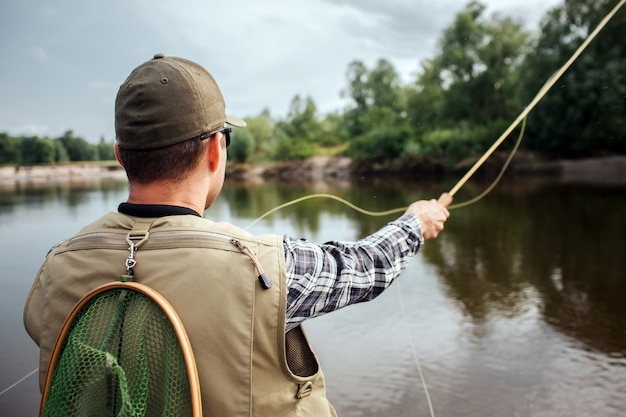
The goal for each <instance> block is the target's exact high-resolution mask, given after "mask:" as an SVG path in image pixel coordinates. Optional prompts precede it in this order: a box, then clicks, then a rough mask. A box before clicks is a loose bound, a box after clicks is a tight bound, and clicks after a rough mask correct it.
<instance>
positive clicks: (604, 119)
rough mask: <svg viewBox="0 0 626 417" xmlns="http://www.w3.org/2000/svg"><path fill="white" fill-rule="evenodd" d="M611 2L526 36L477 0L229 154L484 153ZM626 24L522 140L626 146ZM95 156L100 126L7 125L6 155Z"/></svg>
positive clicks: (542, 109)
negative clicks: (407, 50) (87, 133)
mask: <svg viewBox="0 0 626 417" xmlns="http://www.w3.org/2000/svg"><path fill="white" fill-rule="evenodd" d="M613 3H614V1H613V0H593V1H591V2H589V1H587V0H563V3H562V4H561V5H559V6H557V7H555V8H554V9H553V10H551V11H550V12H549V13H548V14H547V15H546V16H545V17H544V20H543V21H542V23H541V28H540V29H541V30H540V32H539V34H538V35H537V38H536V39H531V35H530V33H529V32H528V31H526V30H525V29H524V28H523V26H522V24H521V23H520V22H517V21H515V20H512V19H511V18H508V17H505V16H501V15H498V14H491V15H487V13H486V11H487V8H486V6H485V5H484V4H482V3H480V2H478V1H470V2H469V3H467V5H466V6H465V7H464V8H463V9H462V10H461V11H460V12H459V13H458V14H457V15H456V16H455V17H454V19H453V21H452V23H451V24H450V26H449V27H447V28H446V29H445V30H444V31H443V33H442V36H441V38H440V41H439V44H438V49H437V51H436V53H435V55H434V56H433V57H431V58H430V59H427V60H425V61H423V62H421V64H420V68H419V71H418V73H417V74H416V77H415V79H414V80H413V81H412V82H411V83H409V84H408V85H402V83H401V81H400V77H399V76H398V73H397V71H396V70H395V68H394V67H393V65H392V64H391V63H390V62H389V61H388V60H386V59H384V58H381V59H379V60H378V61H377V62H376V63H375V65H374V66H373V67H371V68H368V67H367V66H366V65H365V64H364V63H363V62H362V61H359V60H355V61H353V62H351V63H350V64H349V65H348V68H347V71H346V83H347V85H346V87H345V88H344V90H343V91H342V93H341V95H342V97H343V98H345V99H347V100H348V104H347V106H346V107H345V108H344V109H342V110H341V111H338V112H334V113H330V114H327V115H324V116H320V115H319V114H318V111H317V106H316V104H315V102H314V101H313V99H312V98H311V97H302V96H300V95H296V96H295V97H294V98H293V100H292V102H291V105H290V108H289V111H288V114H287V117H286V118H284V119H282V120H274V119H272V117H271V116H270V113H269V111H267V110H264V111H263V112H262V113H261V114H259V115H258V116H256V117H252V118H248V119H247V120H246V121H247V123H248V127H247V128H246V129H237V130H236V131H235V132H234V133H233V142H232V144H231V148H230V149H229V154H230V156H231V159H233V160H235V161H237V162H246V161H251V160H252V161H262V160H289V159H302V158H308V157H310V156H313V155H315V154H316V153H319V152H320V149H322V148H325V149H323V151H324V152H325V153H326V154H330V153H333V154H336V153H338V152H341V151H343V150H344V149H346V148H347V149H346V153H347V154H348V156H352V157H355V158H359V159H372V158H376V159H380V158H385V159H393V158H397V157H398V156H402V155H403V154H414V155H423V156H429V157H434V158H438V159H440V160H445V161H448V162H449V163H452V161H459V160H461V159H465V158H467V157H469V156H474V155H476V154H479V153H482V152H484V151H485V150H486V149H487V148H488V146H489V145H491V143H493V141H495V140H496V139H497V138H498V137H499V136H500V134H501V133H502V132H503V131H504V130H505V129H506V128H507V127H508V125H509V123H511V122H512V121H513V120H514V119H515V118H516V117H517V116H518V115H519V114H520V112H521V110H522V108H523V107H522V106H523V104H528V103H529V102H530V100H531V99H532V97H534V95H535V94H536V92H537V91H538V90H539V88H540V87H541V85H542V84H543V83H544V82H545V81H546V80H547V79H548V78H549V77H550V75H551V74H553V73H554V72H555V71H556V70H557V69H558V68H559V67H560V66H561V65H563V63H564V62H565V61H566V60H567V59H568V58H569V57H570V56H571V55H572V53H573V52H574V51H575V49H576V48H577V47H578V46H579V45H580V44H581V43H582V42H583V40H584V39H585V38H586V37H587V35H588V34H589V33H590V32H591V30H593V28H595V27H596V25H597V24H598V22H599V21H600V20H601V19H602V18H603V17H604V16H606V14H607V13H608V11H609V10H610V8H611V7H612V6H613ZM625 26H626V9H625V8H622V10H620V12H619V13H618V14H617V15H616V17H615V18H614V19H613V21H611V22H610V24H609V25H608V26H607V27H606V28H605V29H604V30H603V31H602V32H601V33H600V35H599V36H598V38H597V39H596V40H595V41H594V42H592V43H591V45H590V46H589V48H588V49H587V50H586V51H585V52H584V54H583V55H582V56H581V57H580V58H579V59H578V61H577V62H576V63H575V65H574V66H573V67H572V68H570V70H569V71H568V72H567V73H566V74H565V76H564V77H563V78H562V79H561V80H560V81H559V83H558V85H557V86H556V87H555V88H553V89H552V90H551V91H550V92H549V93H548V95H547V96H545V97H544V98H543V100H542V102H541V103H539V105H538V106H537V107H536V108H535V109H534V110H533V112H532V113H531V114H530V117H529V121H528V132H527V134H526V136H527V140H525V142H524V145H527V147H530V148H531V149H532V150H537V151H541V152H548V153H554V154H560V155H564V156H572V155H573V156H577V155H589V154H592V153H601V152H607V151H608V152H626V134H625V133H624V132H626V42H624V40H623V38H624V36H623V33H622V32H623V27H625ZM51 144H52V146H51ZM505 144H506V143H505ZM95 159H102V160H104V159H113V154H112V144H109V143H106V141H105V140H104V139H103V138H101V140H100V143H99V144H98V145H95V146H94V145H91V144H89V143H88V142H87V141H86V140H84V139H83V138H80V137H77V136H75V135H74V134H73V133H72V131H67V132H65V133H64V135H63V136H61V137H60V138H56V139H47V138H36V137H30V138H12V137H10V136H9V135H7V134H0V164H6V163H41V162H49V161H54V162H60V161H82V160H95Z"/></svg>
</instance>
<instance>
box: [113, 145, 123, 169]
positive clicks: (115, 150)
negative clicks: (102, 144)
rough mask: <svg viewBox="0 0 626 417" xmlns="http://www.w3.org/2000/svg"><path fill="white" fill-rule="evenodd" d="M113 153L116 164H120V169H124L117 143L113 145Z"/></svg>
mask: <svg viewBox="0 0 626 417" xmlns="http://www.w3.org/2000/svg"><path fill="white" fill-rule="evenodd" d="M113 152H115V159H117V162H118V163H119V164H120V166H121V167H122V168H124V164H123V163H122V158H120V147H119V146H118V144H117V143H116V144H115V145H113Z"/></svg>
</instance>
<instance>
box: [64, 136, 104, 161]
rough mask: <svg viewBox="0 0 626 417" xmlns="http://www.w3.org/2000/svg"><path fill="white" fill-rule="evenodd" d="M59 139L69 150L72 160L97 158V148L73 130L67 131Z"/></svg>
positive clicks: (92, 159)
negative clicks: (75, 134)
mask: <svg viewBox="0 0 626 417" xmlns="http://www.w3.org/2000/svg"><path fill="white" fill-rule="evenodd" d="M59 140H60V141H61V143H62V144H63V146H64V147H65V149H66V150H67V154H68V155H69V157H70V161H94V160H97V157H98V152H97V150H96V148H95V147H94V146H93V145H91V144H90V143H89V142H87V141H86V140H85V139H83V138H81V137H78V136H74V133H73V132H72V131H71V130H68V131H66V132H65V133H64V134H63V136H61V137H60V138H59Z"/></svg>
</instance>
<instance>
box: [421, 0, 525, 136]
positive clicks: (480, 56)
mask: <svg viewBox="0 0 626 417" xmlns="http://www.w3.org/2000/svg"><path fill="white" fill-rule="evenodd" d="M485 9H486V7H485V5H483V4H481V3H479V2H477V1H472V2H470V3H469V4H468V5H467V6H466V8H465V9H464V10H463V11H462V12H461V13H459V14H458V15H457V16H456V18H455V20H454V22H453V24H452V25H451V26H450V27H449V28H447V29H446V30H445V31H444V33H443V37H442V39H441V41H440V52H439V55H438V56H437V58H436V59H434V60H433V61H431V62H430V63H428V64H427V65H428V66H427V67H426V69H427V70H428V71H429V74H427V77H425V78H422V79H420V80H419V81H421V82H424V81H427V82H429V83H432V82H433V81H434V80H438V81H439V82H440V83H441V87H442V88H443V90H444V91H445V95H444V96H443V98H444V100H443V103H442V106H441V112H442V115H441V117H442V119H444V120H447V121H449V122H451V123H458V122H461V121H464V122H469V123H470V124H482V123H489V122H493V121H496V120H498V119H503V118H506V119H509V118H512V117H513V116H514V115H516V113H517V112H518V111H519V110H520V108H519V107H520V106H519V104H518V102H517V100H516V99H517V94H516V93H517V91H516V88H515V86H516V77H517V68H518V66H519V64H520V63H521V61H522V57H523V56H524V53H525V52H526V48H527V45H528V39H529V34H528V33H527V32H526V31H524V29H523V27H522V25H521V24H520V23H518V22H515V21H513V20H512V19H510V18H504V17H501V16H499V15H498V14H493V15H492V16H491V17H489V18H485V17H484V12H485ZM430 91H433V89H432V86H431V90H430Z"/></svg>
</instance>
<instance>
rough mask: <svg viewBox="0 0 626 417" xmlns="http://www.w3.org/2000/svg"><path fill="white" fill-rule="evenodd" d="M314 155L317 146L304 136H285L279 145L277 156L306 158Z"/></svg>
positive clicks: (287, 158) (284, 158)
mask: <svg viewBox="0 0 626 417" xmlns="http://www.w3.org/2000/svg"><path fill="white" fill-rule="evenodd" d="M313 155H315V146H313V144H312V143H311V142H309V141H308V140H306V139H303V138H288V137H284V138H282V139H281V141H280V143H279V145H278V150H277V157H278V158H279V159H280V160H285V161H289V160H293V159H305V158H310V157H312V156H313Z"/></svg>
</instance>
